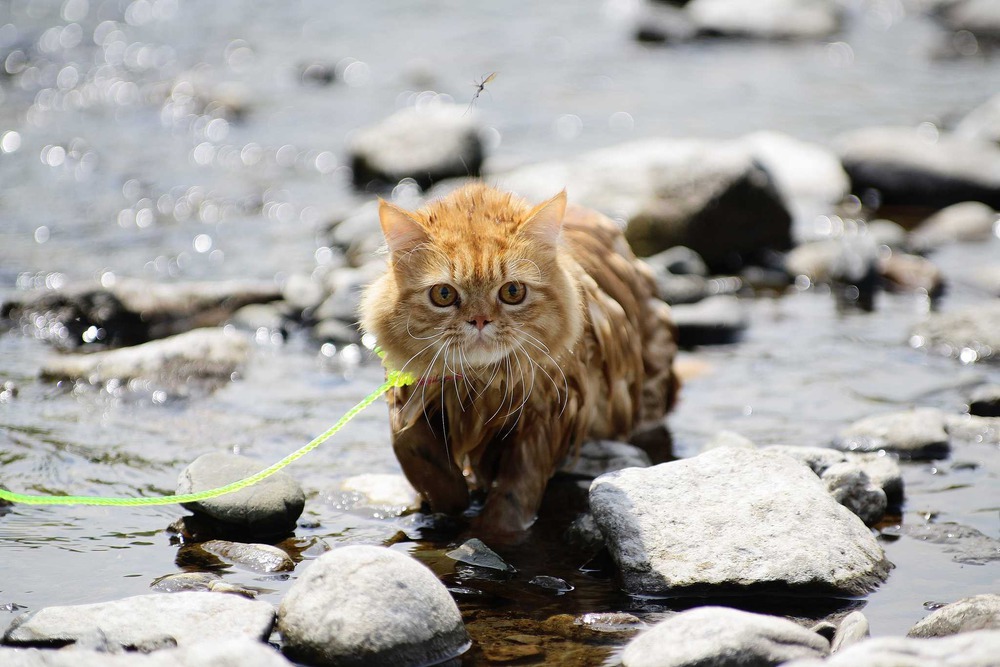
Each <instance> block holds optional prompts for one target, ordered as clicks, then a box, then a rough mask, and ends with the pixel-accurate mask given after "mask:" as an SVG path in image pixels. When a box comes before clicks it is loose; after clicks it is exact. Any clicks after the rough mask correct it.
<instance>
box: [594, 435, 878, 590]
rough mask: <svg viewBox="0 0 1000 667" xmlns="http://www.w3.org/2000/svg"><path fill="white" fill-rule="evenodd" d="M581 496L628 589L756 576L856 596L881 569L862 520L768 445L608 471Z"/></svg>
mask: <svg viewBox="0 0 1000 667" xmlns="http://www.w3.org/2000/svg"><path fill="white" fill-rule="evenodd" d="M590 503H591V511H592V512H593V514H594V518H595V519H596V521H597V523H598V525H599V526H600V528H601V532H602V533H603V534H604V536H605V539H606V540H607V544H608V548H609V550H610V552H611V554H612V556H613V558H614V560H615V562H616V563H617V565H618V567H619V570H620V571H621V575H622V579H623V581H624V584H625V588H626V590H627V591H628V592H629V593H631V594H635V595H662V594H665V593H669V594H677V593H678V591H680V590H685V589H688V590H702V591H703V590H706V589H709V588H713V589H716V588H717V587H720V586H722V587H729V588H741V587H750V586H756V585H762V584H769V585H775V584H777V585H780V586H784V587H787V588H789V589H792V590H806V589H809V590H812V591H820V590H822V591H825V592H826V593H833V592H836V593H841V594H848V595H861V594H864V593H867V592H869V591H871V590H872V589H874V588H875V587H876V586H877V585H878V584H879V583H881V582H882V581H883V580H884V579H885V577H886V576H887V574H888V568H889V564H888V562H887V561H886V559H885V554H884V553H883V552H882V549H881V548H880V547H879V546H878V544H877V543H876V542H875V540H874V538H873V537H872V535H871V533H870V531H869V530H868V529H867V528H866V527H865V525H864V523H863V522H862V521H861V520H860V519H858V517H856V516H855V515H854V514H852V513H851V512H850V511H848V510H847V509H846V508H844V507H843V506H841V505H840V504H838V503H837V502H836V501H835V500H833V498H832V497H831V496H830V494H829V493H828V492H827V490H826V487H825V486H824V484H823V483H822V482H821V481H820V480H819V479H818V478H817V477H816V475H815V474H814V473H813V472H812V471H811V470H809V468H807V467H806V466H804V465H803V464H801V463H799V462H798V461H795V460H794V459H791V458H789V457H787V456H784V455H782V454H778V453H774V452H767V451H759V450H751V449H734V448H721V449H713V450H710V451H708V452H705V453H703V454H700V455H698V456H696V457H693V458H690V459H683V460H679V461H673V462H670V463H664V464H661V465H657V466H653V467H651V468H645V469H639V468H630V469H627V470H622V471H619V472H615V473H610V474H608V475H603V476H602V477H599V478H597V479H596V480H594V482H593V484H592V485H591V489H590Z"/></svg>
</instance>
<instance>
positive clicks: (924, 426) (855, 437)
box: [833, 408, 951, 460]
mask: <svg viewBox="0 0 1000 667" xmlns="http://www.w3.org/2000/svg"><path fill="white" fill-rule="evenodd" d="M833 446H834V447H836V448H837V449H840V450H843V451H846V452H878V451H881V450H885V451H888V452H893V453H895V454H898V455H899V456H900V457H903V458H907V459H916V460H928V459H941V458H945V457H946V456H948V452H949V451H950V449H951V448H950V445H949V444H948V433H947V432H946V431H945V414H944V413H943V412H941V411H940V410H938V409H936V408H917V409H915V410H904V411H901V412H890V413H886V414H881V415H874V416H872V417H867V418H865V419H861V420H859V421H856V422H854V423H853V424H851V425H850V426H848V427H847V428H845V429H844V430H842V431H841V432H840V433H839V434H838V435H837V437H836V438H835V439H834V441H833Z"/></svg>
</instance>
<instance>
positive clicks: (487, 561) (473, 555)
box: [445, 538, 517, 574]
mask: <svg viewBox="0 0 1000 667" xmlns="http://www.w3.org/2000/svg"><path fill="white" fill-rule="evenodd" d="M445 556H447V557H448V558H451V559H452V560H457V561H458V562H460V563H465V564H466V565H475V566H476V567H484V568H487V569H489V570H497V571H499V572H508V573H511V574H512V573H514V572H516V571H517V570H515V569H514V568H513V567H511V566H510V565H508V564H507V562H506V561H504V559H503V558H501V557H500V554H498V553H497V552H495V551H493V549H490V548H489V547H488V546H486V545H485V544H483V542H482V540H479V539H476V538H472V539H471V540H468V541H467V542H465V543H463V544H462V545H461V546H460V547H458V548H457V549H453V550H452V551H449V552H447V553H446V554H445Z"/></svg>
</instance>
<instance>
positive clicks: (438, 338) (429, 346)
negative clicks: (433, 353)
mask: <svg viewBox="0 0 1000 667" xmlns="http://www.w3.org/2000/svg"><path fill="white" fill-rule="evenodd" d="M442 336H444V332H441V333H440V334H438V335H437V336H436V337H435V338H434V340H432V341H431V342H430V343H428V344H427V345H425V346H424V347H423V348H421V349H420V351H419V352H417V353H416V354H414V355H413V356H412V357H410V358H409V359H407V360H406V363H405V364H403V367H402V368H400V369H399V371H400V372H401V373H403V372H406V367H407V366H409V365H410V362H411V361H413V360H414V359H416V358H417V357H419V356H420V355H421V354H423V353H424V352H426V351H427V350H429V349H430V348H432V347H434V345H435V344H436V343H437V342H438V340H440V339H441V337H442ZM433 364H434V362H433V360H432V361H431V366H428V369H429V368H431V367H432V366H433ZM426 375H427V369H425V370H424V372H423V373H421V377H422V378H425V379H426ZM416 395H417V392H415V391H412V392H410V395H409V396H408V397H407V399H406V402H405V403H404V404H403V407H402V408H400V411H401V412H402V411H404V410H406V408H407V407H408V406H409V405H410V401H412V400H413V397H414V396H416Z"/></svg>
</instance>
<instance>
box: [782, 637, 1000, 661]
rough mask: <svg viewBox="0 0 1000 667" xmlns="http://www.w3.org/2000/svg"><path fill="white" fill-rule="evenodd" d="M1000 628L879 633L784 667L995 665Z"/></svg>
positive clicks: (998, 649)
mask: <svg viewBox="0 0 1000 667" xmlns="http://www.w3.org/2000/svg"><path fill="white" fill-rule="evenodd" d="M997 655H1000V631H997V630H980V631H978V632H967V633H963V634H960V635H955V636H953V637H940V638H934V639H915V638H910V637H877V638H874V639H867V640H865V641H863V642H860V643H858V644H855V645H854V646H849V647H847V648H845V649H843V650H841V651H839V652H837V653H834V654H833V655H832V656H830V657H829V658H827V659H826V660H819V659H816V660H811V659H810V660H794V661H792V662H787V663H785V664H784V665H782V667H860V666H864V667H895V666H897V665H906V666H907V667H910V666H911V665H912V666H913V667H939V666H940V665H947V666H948V667H995V666H996V664H997V659H996V657H997Z"/></svg>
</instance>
